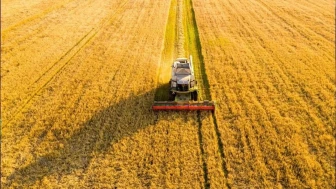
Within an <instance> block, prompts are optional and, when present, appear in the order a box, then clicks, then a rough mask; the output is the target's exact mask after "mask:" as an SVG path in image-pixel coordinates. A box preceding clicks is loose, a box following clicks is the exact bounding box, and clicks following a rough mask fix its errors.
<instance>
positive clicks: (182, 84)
mask: <svg viewBox="0 0 336 189" xmlns="http://www.w3.org/2000/svg"><path fill="white" fill-rule="evenodd" d="M169 84H170V90H169V91H167V92H169V101H154V104H153V106H152V109H153V110H212V111H214V110H215V103H214V102H213V101H208V100H204V101H198V87H197V81H196V79H195V74H194V68H193V63H192V56H190V59H189V60H188V59H187V58H177V59H176V60H175V61H174V63H173V66H172V75H171V79H170V82H169Z"/></svg>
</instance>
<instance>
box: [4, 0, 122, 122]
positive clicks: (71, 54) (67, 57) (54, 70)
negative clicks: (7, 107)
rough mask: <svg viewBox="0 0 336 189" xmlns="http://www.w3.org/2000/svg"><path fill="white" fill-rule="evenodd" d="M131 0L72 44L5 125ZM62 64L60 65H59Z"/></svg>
mask: <svg viewBox="0 0 336 189" xmlns="http://www.w3.org/2000/svg"><path fill="white" fill-rule="evenodd" d="M128 2H129V1H125V2H124V4H122V5H121V6H120V7H119V8H118V9H117V11H115V12H114V14H113V16H112V18H111V19H108V20H105V21H103V22H102V24H101V25H100V26H99V27H96V28H92V29H91V30H90V31H89V32H88V33H86V34H85V35H84V36H83V37H82V38H81V39H80V40H79V41H78V42H77V43H76V44H75V45H74V46H72V47H71V48H70V49H69V50H68V51H67V52H66V53H65V54H64V55H63V56H62V57H60V58H59V59H58V60H57V61H56V62H55V63H54V64H53V65H52V66H51V67H50V68H49V69H48V70H47V71H46V72H45V73H43V74H42V75H41V76H40V77H39V78H38V79H37V80H36V81H35V82H34V83H33V84H32V85H34V84H37V83H38V82H39V81H40V80H42V78H43V77H47V76H49V75H52V76H50V77H49V78H47V81H46V82H44V83H43V84H41V85H42V86H41V87H39V88H38V89H37V90H35V92H33V93H32V95H30V96H29V97H26V100H24V103H23V105H21V107H20V108H19V109H18V110H17V111H15V112H14V113H13V115H12V117H11V118H9V119H8V122H7V123H6V124H5V125H3V126H4V127H6V126H7V125H9V124H10V123H11V122H12V121H13V120H15V118H16V117H17V116H18V114H19V113H20V112H22V111H23V110H24V109H25V108H28V107H29V106H28V104H29V102H31V101H32V99H33V98H34V97H35V96H36V95H38V93H39V92H41V91H42V89H43V88H45V87H46V86H47V85H48V83H50V82H51V81H52V80H53V78H55V76H56V75H58V74H59V73H60V72H61V71H62V70H63V69H64V68H65V67H66V65H68V64H69V62H70V61H71V60H72V58H73V57H75V55H76V54H78V53H79V52H80V51H81V50H82V49H83V48H84V47H85V46H86V45H87V44H88V43H89V42H90V41H91V40H92V39H93V38H94V37H95V36H96V34H97V33H98V32H99V31H100V30H101V29H102V28H103V27H104V26H106V24H108V23H111V22H112V21H113V20H114V19H115V18H116V16H117V15H118V14H119V13H120V12H121V11H122V10H123V8H124V6H125V5H126V4H127V3H128ZM59 65H60V66H59ZM48 72H51V74H47V73H48Z"/></svg>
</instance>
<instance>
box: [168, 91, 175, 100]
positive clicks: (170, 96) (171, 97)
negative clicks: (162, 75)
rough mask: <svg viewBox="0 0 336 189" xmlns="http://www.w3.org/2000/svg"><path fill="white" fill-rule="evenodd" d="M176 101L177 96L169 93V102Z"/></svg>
mask: <svg viewBox="0 0 336 189" xmlns="http://www.w3.org/2000/svg"><path fill="white" fill-rule="evenodd" d="M174 100H175V94H173V92H171V91H169V101H174Z"/></svg>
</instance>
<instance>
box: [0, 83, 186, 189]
mask: <svg viewBox="0 0 336 189" xmlns="http://www.w3.org/2000/svg"><path fill="white" fill-rule="evenodd" d="M166 90H167V85H161V86H160V87H159V88H158V89H153V90H151V91H149V92H146V93H143V94H140V95H129V97H128V98H126V99H123V100H121V101H119V102H118V103H115V104H111V105H110V106H109V107H107V108H105V109H103V110H100V111H97V112H96V113H95V114H94V115H93V116H92V117H91V118H88V120H87V121H86V122H85V123H83V124H81V125H80V126H79V127H78V125H75V124H76V123H67V125H66V127H67V128H72V127H74V128H79V129H78V130H77V131H75V132H74V134H72V136H71V137H69V138H66V139H65V138H64V137H63V138H62V137H60V138H58V140H59V141H61V142H62V144H63V147H62V148H57V149H56V150H54V151H53V152H52V153H49V154H46V155H43V156H40V157H36V159H35V161H34V162H33V163H31V164H29V165H27V166H25V167H23V168H19V169H17V170H16V171H14V172H13V173H12V174H11V175H10V176H8V177H7V178H6V181H5V182H4V183H3V186H4V187H16V186H20V187H29V186H32V185H34V184H35V183H36V182H38V181H41V180H42V179H43V178H44V177H46V176H50V175H59V178H61V177H63V176H64V175H67V174H73V173H74V172H75V171H78V170H79V171H83V172H86V171H87V169H88V166H89V164H90V162H91V160H92V158H93V154H104V153H106V151H108V149H109V147H111V145H112V144H113V143H116V142H117V141H119V140H120V139H122V138H124V137H127V136H131V135H133V134H134V133H135V132H137V131H138V130H141V129H143V128H146V127H147V126H149V125H155V123H156V121H160V120H157V118H158V116H157V114H158V113H155V112H154V111H153V110H152V105H153V97H154V96H155V99H159V100H162V99H164V98H165V95H164V94H163V92H162V91H166ZM160 92H162V94H163V95H160ZM155 94H156V95H155ZM129 111H131V113H132V116H128V115H129V114H130V112H129ZM83 113H84V114H85V113H86V112H83ZM181 113H182V114H187V112H179V114H181ZM165 114H166V115H167V116H163V117H166V119H168V120H172V119H173V118H174V116H175V115H174V113H165ZM57 116H58V117H64V116H65V115H57ZM69 116H70V115H69ZM69 119H70V118H69ZM160 119H162V116H160ZM144 120H145V121H144ZM46 121H48V120H46ZM23 126H24V125H23ZM47 132H52V133H53V135H55V136H56V135H58V133H59V132H61V131H59V130H56V129H53V128H52V129H50V130H49V131H47ZM42 140H43V139H42Z"/></svg>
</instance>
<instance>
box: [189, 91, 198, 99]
mask: <svg viewBox="0 0 336 189" xmlns="http://www.w3.org/2000/svg"><path fill="white" fill-rule="evenodd" d="M191 98H192V100H194V101H197V100H198V94H197V91H194V92H192V93H191Z"/></svg>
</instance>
